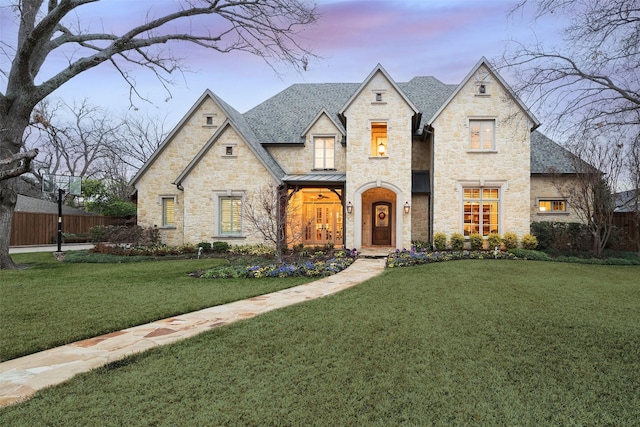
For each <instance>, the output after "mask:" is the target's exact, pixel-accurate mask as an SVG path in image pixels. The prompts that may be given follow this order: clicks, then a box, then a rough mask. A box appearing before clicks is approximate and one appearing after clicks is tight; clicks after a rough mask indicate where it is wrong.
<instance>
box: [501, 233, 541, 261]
mask: <svg viewBox="0 0 640 427" xmlns="http://www.w3.org/2000/svg"><path fill="white" fill-rule="evenodd" d="M534 237H535V236H534ZM509 253H511V254H513V255H514V256H515V257H516V258H519V259H530V260H534V261H551V258H550V257H549V255H547V254H546V253H544V252H540V251H534V250H532V249H511V250H510V251H509Z"/></svg>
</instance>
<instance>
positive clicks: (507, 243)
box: [502, 232, 518, 250]
mask: <svg viewBox="0 0 640 427" xmlns="http://www.w3.org/2000/svg"><path fill="white" fill-rule="evenodd" d="M502 243H504V247H505V249H507V250H509V249H515V248H517V247H518V235H517V234H516V233H510V232H506V233H504V236H502Z"/></svg>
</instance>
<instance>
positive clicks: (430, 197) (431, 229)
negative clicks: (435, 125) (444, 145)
mask: <svg viewBox="0 0 640 427" xmlns="http://www.w3.org/2000/svg"><path fill="white" fill-rule="evenodd" d="M431 129H432V128H431ZM425 132H426V134H427V135H428V137H427V138H428V139H431V167H430V168H429V169H430V171H429V185H430V187H431V188H430V189H429V190H430V192H429V218H428V219H427V223H428V224H427V225H428V227H429V243H430V244H431V245H432V246H433V195H434V190H433V178H434V176H435V174H434V173H433V169H434V167H435V152H436V148H435V145H436V144H435V139H436V138H435V135H434V134H433V130H430V127H429V128H426V129H425ZM429 136H430V137H431V138H429ZM428 139H427V141H428Z"/></svg>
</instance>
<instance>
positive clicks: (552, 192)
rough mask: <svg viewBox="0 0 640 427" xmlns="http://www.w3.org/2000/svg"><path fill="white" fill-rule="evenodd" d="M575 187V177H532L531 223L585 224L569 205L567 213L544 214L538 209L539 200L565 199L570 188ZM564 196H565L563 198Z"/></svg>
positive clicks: (568, 204)
mask: <svg viewBox="0 0 640 427" xmlns="http://www.w3.org/2000/svg"><path fill="white" fill-rule="evenodd" d="M573 185H575V177H572V176H571V175H566V176H561V177H551V176H541V175H535V176H532V177H531V201H530V206H531V222H540V221H554V222H583V221H582V220H581V219H580V217H579V216H578V215H577V214H576V211H575V209H573V207H572V206H571V204H570V203H567V213H542V212H540V210H539V209H538V199H554V198H565V197H566V195H567V194H568V190H569V188H571V186H573ZM563 194H564V196H563Z"/></svg>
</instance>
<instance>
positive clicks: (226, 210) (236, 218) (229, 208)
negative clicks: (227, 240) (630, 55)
mask: <svg viewBox="0 0 640 427" xmlns="http://www.w3.org/2000/svg"><path fill="white" fill-rule="evenodd" d="M218 200H219V204H220V206H219V208H220V235H225V234H226V235H239V234H241V232H242V199H241V198H240V197H220V198H219V199H218Z"/></svg>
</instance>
